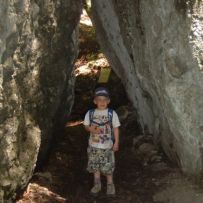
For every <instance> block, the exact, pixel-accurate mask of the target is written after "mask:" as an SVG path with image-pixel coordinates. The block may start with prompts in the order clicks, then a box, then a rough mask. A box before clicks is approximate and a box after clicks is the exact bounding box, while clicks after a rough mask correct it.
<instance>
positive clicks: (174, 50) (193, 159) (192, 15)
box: [92, 0, 203, 176]
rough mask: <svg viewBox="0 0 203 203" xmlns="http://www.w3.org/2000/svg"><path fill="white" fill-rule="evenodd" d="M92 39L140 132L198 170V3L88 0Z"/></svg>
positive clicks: (201, 69) (201, 34) (201, 49)
mask: <svg viewBox="0 0 203 203" xmlns="http://www.w3.org/2000/svg"><path fill="white" fill-rule="evenodd" d="M92 12H93V14H92V15H93V17H92V19H93V21H94V25H95V26H96V30H97V35H98V40H99V41H100V44H101V46H102V48H103V50H104V52H105V54H106V56H107V58H108V59H109V62H110V64H111V65H112V66H113V69H114V71H115V72H116V73H117V74H118V75H119V76H120V78H121V79H122V81H123V83H124V85H125V87H126V91H127V92H128V95H129V97H130V99H131V101H132V102H133V104H134V106H135V107H136V109H137V111H138V114H139V121H140V123H141V124H142V127H143V130H144V132H145V133H152V134H154V136H155V141H156V142H159V141H160V142H161V144H162V146H163V148H164V150H165V152H166V153H167V155H168V156H169V157H170V158H171V159H172V160H174V161H175V162H177V163H178V164H179V165H180V167H181V168H182V170H183V171H184V172H185V173H187V174H193V175H198V176H199V175H201V174H202V171H203V142H202V140H203V61H202V60H203V59H202V53H203V43H202V42H203V21H202V17H203V3H202V1H199V0H188V1H181V0H166V1H163V0H99V1H97V0H92Z"/></svg>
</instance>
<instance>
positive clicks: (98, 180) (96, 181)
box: [94, 171, 101, 184]
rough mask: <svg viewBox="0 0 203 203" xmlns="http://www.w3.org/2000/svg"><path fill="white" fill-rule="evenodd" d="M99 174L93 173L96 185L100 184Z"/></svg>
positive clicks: (97, 172)
mask: <svg viewBox="0 0 203 203" xmlns="http://www.w3.org/2000/svg"><path fill="white" fill-rule="evenodd" d="M100 177H101V173H100V171H96V172H95V173H94V183H95V184H96V183H100V182H101V178H100Z"/></svg>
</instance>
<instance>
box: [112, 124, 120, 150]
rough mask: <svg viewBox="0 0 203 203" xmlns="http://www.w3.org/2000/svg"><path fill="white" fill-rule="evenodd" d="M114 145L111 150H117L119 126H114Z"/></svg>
mask: <svg viewBox="0 0 203 203" xmlns="http://www.w3.org/2000/svg"><path fill="white" fill-rule="evenodd" d="M113 130H114V139H115V142H114V145H113V151H118V150H119V128H118V127H117V128H114V129H113Z"/></svg>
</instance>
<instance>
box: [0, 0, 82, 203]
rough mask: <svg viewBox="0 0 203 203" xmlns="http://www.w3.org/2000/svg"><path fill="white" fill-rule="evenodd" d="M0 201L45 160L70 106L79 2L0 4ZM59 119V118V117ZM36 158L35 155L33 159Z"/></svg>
mask: <svg viewBox="0 0 203 203" xmlns="http://www.w3.org/2000/svg"><path fill="white" fill-rule="evenodd" d="M0 5H1V6H0V32H1V34H0V202H3V199H9V197H12V196H13V195H14V194H15V191H16V189H19V188H22V187H23V186H25V185H26V184H27V182H28V180H29V179H30V178H31V176H32V173H33V170H34V168H35V165H36V161H37V158H39V160H42V159H43V157H45V155H46V153H47V150H48V147H49V145H50V142H51V136H52V132H53V126H54V124H55V117H56V115H59V114H60V112H59V107H60V108H63V110H64V111H63V113H65V114H68V113H69V112H70V109H71V106H72V103H73V97H74V95H73V90H74V77H73V74H72V67H73V64H74V60H75V57H76V55H77V29H76V26H77V23H78V21H79V17H80V13H81V7H82V5H81V1H80V0H39V1H38V0H13V1H6V0H0ZM61 116H62V115H61ZM38 154H39V155H38Z"/></svg>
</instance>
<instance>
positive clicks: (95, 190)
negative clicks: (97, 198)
mask: <svg viewBox="0 0 203 203" xmlns="http://www.w3.org/2000/svg"><path fill="white" fill-rule="evenodd" d="M100 191H101V183H96V184H95V185H94V187H93V188H92V189H91V190H90V193H91V194H92V195H97V194H98V193H99V192H100Z"/></svg>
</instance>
